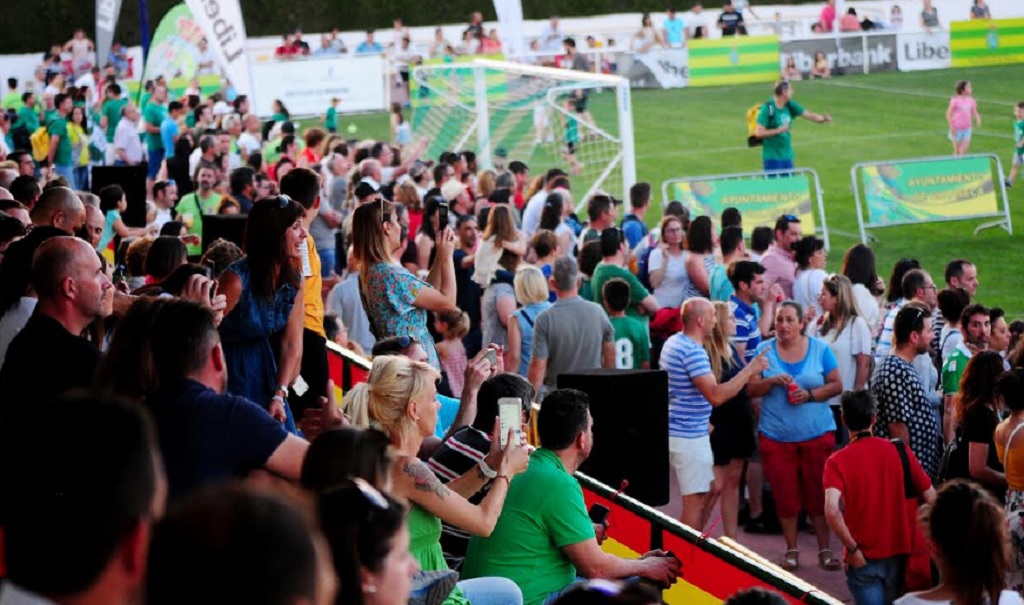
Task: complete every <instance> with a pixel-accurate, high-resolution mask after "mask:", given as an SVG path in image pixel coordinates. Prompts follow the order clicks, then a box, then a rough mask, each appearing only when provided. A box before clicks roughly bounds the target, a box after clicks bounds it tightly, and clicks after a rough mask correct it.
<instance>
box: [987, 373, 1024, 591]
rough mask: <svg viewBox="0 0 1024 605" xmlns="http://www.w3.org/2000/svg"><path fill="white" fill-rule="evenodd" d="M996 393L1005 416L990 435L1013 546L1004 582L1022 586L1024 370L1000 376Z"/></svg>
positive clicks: (1023, 558)
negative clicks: (1001, 477) (1002, 477)
mask: <svg viewBox="0 0 1024 605" xmlns="http://www.w3.org/2000/svg"><path fill="white" fill-rule="evenodd" d="M996 390H997V392H998V393H999V397H1000V398H1001V399H1002V402H1003V405H1004V406H1005V407H1006V411H1007V413H1008V416H1007V418H1006V419H1005V420H1003V421H1002V422H1000V423H999V425H998V426H996V430H995V433H994V435H993V441H994V443H995V449H996V455H997V456H998V458H999V460H1000V462H1002V463H1003V469H1004V473H1005V477H1006V487H1007V490H1006V499H1005V500H1004V506H1005V511H1006V518H1007V521H1009V525H1010V538H1011V540H1010V542H1011V544H1012V545H1013V548H1012V552H1011V555H1010V566H1009V569H1008V570H1007V580H1008V583H1009V584H1010V586H1013V587H1016V586H1020V585H1022V580H1024V577H1022V573H1024V541H1022V538H1024V514H1022V513H1024V509H1022V507H1021V501H1022V500H1024V459H1022V458H1021V449H1020V447H1021V443H1024V439H1021V438H1020V433H1021V431H1020V429H1021V427H1024V370H1022V369H1020V368H1015V369H1013V370H1010V371H1009V372H1006V373H1004V374H1003V375H1001V376H1000V377H999V379H998V380H997V381H996Z"/></svg>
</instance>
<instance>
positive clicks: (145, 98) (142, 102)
mask: <svg viewBox="0 0 1024 605" xmlns="http://www.w3.org/2000/svg"><path fill="white" fill-rule="evenodd" d="M152 97H153V93H151V92H143V93H142V96H140V97H139V107H141V108H142V111H146V108H147V107H149V100H150V99H151V98H152Z"/></svg>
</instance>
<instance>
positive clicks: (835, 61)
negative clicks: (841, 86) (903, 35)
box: [779, 34, 896, 76]
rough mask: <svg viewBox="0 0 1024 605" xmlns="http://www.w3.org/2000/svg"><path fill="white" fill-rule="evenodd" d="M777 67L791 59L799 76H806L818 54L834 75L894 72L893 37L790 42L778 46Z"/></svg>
mask: <svg viewBox="0 0 1024 605" xmlns="http://www.w3.org/2000/svg"><path fill="white" fill-rule="evenodd" d="M780 48H781V51H782V52H781V56H780V63H779V65H780V66H782V67H785V64H786V61H787V60H788V59H789V57H792V58H793V60H794V62H795V63H796V67H797V69H798V70H799V71H800V73H802V74H804V75H805V76H807V75H808V74H810V72H811V67H813V66H814V58H815V57H816V56H817V54H818V53H822V54H824V55H825V59H826V60H828V64H829V67H830V68H831V69H832V74H833V75H837V76H838V75H843V74H862V73H864V64H865V62H866V63H867V67H868V69H867V71H869V72H870V73H875V72H879V71H894V70H895V69H896V35H895V34H881V35H877V36H842V37H838V38H832V37H816V38H808V39H806V40H789V41H788V42H783V43H782V44H781V45H780Z"/></svg>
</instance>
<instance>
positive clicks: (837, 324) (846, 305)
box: [821, 275, 860, 336]
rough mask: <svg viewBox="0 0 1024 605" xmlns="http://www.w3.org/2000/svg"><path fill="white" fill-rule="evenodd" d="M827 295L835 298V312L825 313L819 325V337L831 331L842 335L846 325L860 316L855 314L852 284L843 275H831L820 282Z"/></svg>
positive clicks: (855, 304)
mask: <svg viewBox="0 0 1024 605" xmlns="http://www.w3.org/2000/svg"><path fill="white" fill-rule="evenodd" d="M822 284H823V285H824V287H825V289H826V290H828V293H829V294H831V295H832V296H834V297H835V299H836V308H835V311H831V312H826V313H825V315H824V317H823V321H822V323H821V335H822V336H826V335H827V334H828V333H829V332H831V331H832V330H835V331H836V334H837V335H839V334H842V333H843V330H844V329H845V328H846V324H848V323H850V322H852V321H854V318H855V317H857V316H858V315H860V313H858V312H857V299H856V298H854V296H853V282H851V281H850V279H849V278H848V277H846V276H845V275H833V276H831V277H829V278H828V279H826V280H825V281H824V282H822Z"/></svg>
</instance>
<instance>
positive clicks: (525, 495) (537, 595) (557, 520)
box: [462, 447, 594, 605]
mask: <svg viewBox="0 0 1024 605" xmlns="http://www.w3.org/2000/svg"><path fill="white" fill-rule="evenodd" d="M593 538H594V525H593V524H592V523H591V522H590V516H589V515H588V514H587V506H586V504H585V503H584V502H583V489H582V488H581V487H580V484H579V483H578V482H577V481H576V479H575V478H573V476H572V475H570V474H569V473H568V472H567V471H566V470H565V466H563V465H562V461H561V460H559V458H558V456H556V455H555V453H554V452H553V451H551V450H548V449H544V448H543V447H542V448H540V449H538V450H537V451H535V452H534V453H533V455H531V456H530V466H529V468H527V469H526V472H525V473H523V474H522V475H519V476H518V477H516V478H515V479H513V480H512V485H511V488H510V489H509V492H508V496H507V497H506V498H505V506H504V507H502V509H501V517H499V518H498V524H497V525H496V526H495V527H494V531H493V532H492V533H491V536H490V537H489V538H481V537H479V536H473V538H471V539H470V541H469V549H468V550H467V551H466V559H465V562H464V563H463V564H462V579H464V580H468V579H472V578H485V577H495V576H497V577H502V578H508V579H510V580H512V581H513V582H515V583H516V584H517V585H518V586H519V588H520V590H522V591H523V603H524V605H541V604H542V603H543V602H544V600H545V599H547V598H548V597H549V596H550V595H551V594H552V593H555V592H558V591H560V590H562V589H563V588H565V587H566V586H568V585H569V584H571V583H572V582H574V581H575V580H576V567H575V566H574V565H573V564H572V561H571V560H569V557H567V556H566V555H565V553H564V552H563V551H562V549H563V548H565V547H567V546H571V545H573V544H579V543H580V542H584V541H586V540H591V539H593Z"/></svg>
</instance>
